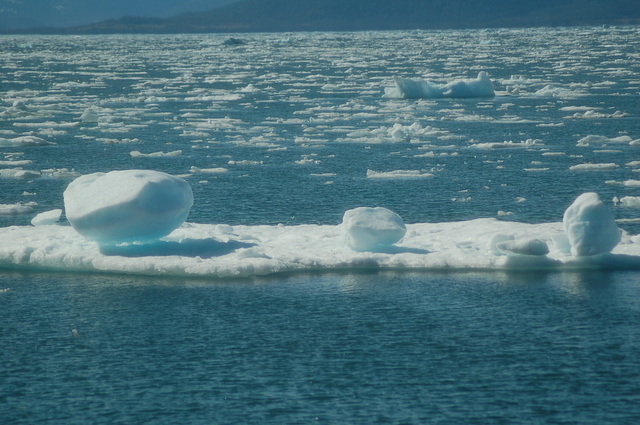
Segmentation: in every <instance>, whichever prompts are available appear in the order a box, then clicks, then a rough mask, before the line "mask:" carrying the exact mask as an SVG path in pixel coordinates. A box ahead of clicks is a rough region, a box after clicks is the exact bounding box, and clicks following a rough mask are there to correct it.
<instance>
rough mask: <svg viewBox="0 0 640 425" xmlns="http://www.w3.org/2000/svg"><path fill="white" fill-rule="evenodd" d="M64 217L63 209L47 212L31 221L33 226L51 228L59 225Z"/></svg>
mask: <svg viewBox="0 0 640 425" xmlns="http://www.w3.org/2000/svg"><path fill="white" fill-rule="evenodd" d="M61 215H62V210H61V209H55V210H51V211H45V212H42V213H40V214H38V215H36V216H35V217H34V218H32V219H31V225H33V226H50V225H54V224H58V222H59V221H60V216H61Z"/></svg>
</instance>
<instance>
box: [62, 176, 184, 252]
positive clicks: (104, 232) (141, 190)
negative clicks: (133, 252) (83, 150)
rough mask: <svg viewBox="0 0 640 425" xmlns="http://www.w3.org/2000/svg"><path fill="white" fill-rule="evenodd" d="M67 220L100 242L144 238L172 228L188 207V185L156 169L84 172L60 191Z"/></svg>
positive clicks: (160, 234) (81, 231)
mask: <svg viewBox="0 0 640 425" xmlns="http://www.w3.org/2000/svg"><path fill="white" fill-rule="evenodd" d="M64 205H65V212H66V216H67V219H68V220H69V222H70V223H71V225H72V226H73V228H74V229H75V230H76V231H77V232H78V233H80V234H81V235H83V236H85V237H86V238H88V239H92V240H95V241H98V242H100V243H121V242H133V241H139V242H144V241H149V240H154V239H158V238H161V237H163V236H166V235H168V234H169V233H171V232H172V231H173V230H175V229H176V228H178V227H179V226H180V225H182V223H183V222H184V220H185V219H186V218H187V215H188V214H189V210H190V209H191V206H192V205H193V193H192V191H191V186H189V184H188V183H187V182H186V181H184V180H183V179H180V178H178V177H174V176H171V175H169V174H165V173H161V172H158V171H149V170H124V171H112V172H109V173H106V174H105V173H94V174H87V175H84V176H82V177H79V178H77V179H76V180H74V181H72V182H71V183H70V184H69V186H68V187H67V189H66V190H65V192H64Z"/></svg>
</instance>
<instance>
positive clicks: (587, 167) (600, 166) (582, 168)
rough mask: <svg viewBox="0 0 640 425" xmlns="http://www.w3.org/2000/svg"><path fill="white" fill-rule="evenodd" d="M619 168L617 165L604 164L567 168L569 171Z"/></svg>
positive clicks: (588, 164) (579, 165)
mask: <svg viewBox="0 0 640 425" xmlns="http://www.w3.org/2000/svg"><path fill="white" fill-rule="evenodd" d="M616 168H619V165H618V164H615V163H605V164H591V163H587V164H577V165H572V166H570V167H569V170H571V171H601V170H615V169H616Z"/></svg>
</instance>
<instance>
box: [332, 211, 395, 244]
mask: <svg viewBox="0 0 640 425" xmlns="http://www.w3.org/2000/svg"><path fill="white" fill-rule="evenodd" d="M342 226H343V228H344V229H345V232H346V235H345V236H346V243H347V245H348V246H349V247H351V248H352V249H354V250H356V251H375V250H377V249H380V248H384V247H388V246H390V245H393V244H394V243H396V242H398V241H399V240H400V239H402V238H403V237H404V235H405V233H406V232H407V228H406V227H405V224H404V221H402V218H401V217H400V216H399V215H398V214H396V213H394V212H393V211H391V210H388V209H386V208H382V207H376V208H369V207H359V208H354V209H352V210H348V211H346V212H345V213H344V216H343V218H342Z"/></svg>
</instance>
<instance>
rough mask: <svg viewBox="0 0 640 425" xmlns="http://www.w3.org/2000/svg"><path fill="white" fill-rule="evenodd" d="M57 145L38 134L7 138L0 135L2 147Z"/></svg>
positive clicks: (0, 145)
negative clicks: (37, 135)
mask: <svg viewBox="0 0 640 425" xmlns="http://www.w3.org/2000/svg"><path fill="white" fill-rule="evenodd" d="M46 145H55V143H53V142H48V141H46V140H44V139H42V138H40V137H36V136H20V137H14V138H13V139H5V138H2V137H0V147H23V146H46Z"/></svg>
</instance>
